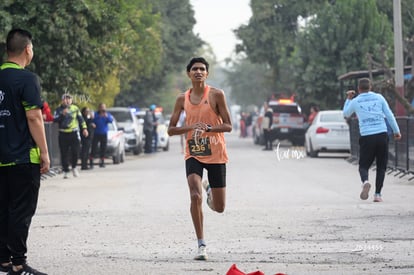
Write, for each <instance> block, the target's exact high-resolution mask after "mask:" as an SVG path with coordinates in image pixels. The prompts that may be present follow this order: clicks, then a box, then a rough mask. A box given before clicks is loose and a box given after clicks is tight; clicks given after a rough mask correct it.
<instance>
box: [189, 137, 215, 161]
mask: <svg viewBox="0 0 414 275" xmlns="http://www.w3.org/2000/svg"><path fill="white" fill-rule="evenodd" d="M188 148H189V151H190V155H192V156H210V155H211V143H210V138H208V137H205V138H200V139H198V140H197V141H196V140H194V139H190V140H189V141H188Z"/></svg>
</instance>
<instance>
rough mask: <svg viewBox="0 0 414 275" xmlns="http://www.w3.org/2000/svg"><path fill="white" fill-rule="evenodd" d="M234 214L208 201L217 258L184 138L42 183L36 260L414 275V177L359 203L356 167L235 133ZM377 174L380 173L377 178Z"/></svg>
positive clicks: (392, 181) (390, 183)
mask: <svg viewBox="0 0 414 275" xmlns="http://www.w3.org/2000/svg"><path fill="white" fill-rule="evenodd" d="M226 138H227V144H228V151H229V157H230V163H229V164H228V166H227V169H228V170H227V174H228V183H227V185H228V188H227V207H226V211H225V212H224V213H223V214H218V213H213V212H212V211H210V209H209V208H208V207H207V206H206V204H205V202H204V210H205V212H204V214H205V235H206V240H207V245H208V253H209V260H208V261H207V262H199V261H194V260H193V259H192V258H193V256H194V253H195V251H196V238H195V234H194V231H193V225H192V222H191V217H190V213H189V193H188V189H187V185H186V180H185V172H184V161H183V156H182V154H181V153H180V151H181V148H180V144H179V138H178V137H174V138H173V139H172V140H171V145H170V151H168V152H158V153H156V154H151V155H140V156H132V155H128V156H127V160H126V162H125V163H123V164H120V165H112V164H110V161H109V160H108V165H107V167H106V168H99V167H96V168H95V169H94V170H92V171H85V172H84V171H82V173H81V175H80V177H79V178H70V179H66V180H64V179H63V176H62V175H57V176H55V177H52V178H48V179H46V180H44V181H43V182H42V187H41V193H40V198H39V206H38V211H37V214H36V216H35V217H34V219H33V222H32V227H31V232H30V236H29V253H28V260H29V264H31V265H33V267H35V268H38V269H39V270H41V271H46V272H48V273H49V274H51V275H56V274H64V275H72V274H82V275H83V274H85V275H86V274H140V275H144V274H156V275H158V274H179V275H184V274H191V275H212V274H219V275H225V274H226V272H227V270H228V269H229V268H230V266H231V265H232V264H233V263H235V264H236V265H237V267H238V268H239V269H240V270H242V271H244V272H245V273H249V272H253V271H256V270H260V271H262V272H263V273H265V274H266V275H270V274H271V275H273V274H275V273H278V272H281V273H285V274H289V275H293V274H414V256H413V254H414V243H413V241H414V199H413V198H414V180H413V181H411V182H409V181H408V177H406V178H398V177H394V176H393V175H387V177H386V182H385V187H384V190H383V199H384V202H383V203H374V202H372V193H371V194H370V195H371V196H370V198H369V199H368V200H367V201H361V200H360V199H359V192H360V184H359V177H358V173H357V166H355V165H353V164H350V163H348V162H347V161H345V160H344V155H329V154H327V155H325V156H323V157H320V158H317V159H311V158H307V157H305V156H304V153H303V149H302V148H291V147H289V146H286V145H284V146H283V145H281V146H280V147H279V151H276V150H275V151H262V150H261V147H258V146H256V145H253V143H252V141H251V139H240V138H238V136H237V135H236V134H229V135H227V136H226ZM371 175H372V176H371V178H372V179H373V178H374V171H372V174H371Z"/></svg>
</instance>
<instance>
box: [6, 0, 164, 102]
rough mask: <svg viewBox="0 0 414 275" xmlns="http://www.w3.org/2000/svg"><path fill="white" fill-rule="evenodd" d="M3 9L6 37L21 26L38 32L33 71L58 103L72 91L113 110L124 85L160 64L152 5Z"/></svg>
mask: <svg viewBox="0 0 414 275" xmlns="http://www.w3.org/2000/svg"><path fill="white" fill-rule="evenodd" d="M0 10H1V13H2V16H3V17H2V18H1V19H0V29H1V30H3V31H4V33H7V31H8V30H10V29H11V28H12V27H17V26H18V27H21V28H25V29H29V30H30V31H31V32H32V33H33V35H34V41H33V42H34V44H35V58H34V60H33V62H32V65H31V69H32V70H33V71H34V72H35V73H37V74H38V75H39V77H40V78H41V84H42V88H43V91H44V92H45V93H46V94H47V95H48V100H49V101H54V103H55V104H57V102H58V101H59V98H60V96H58V95H60V94H62V93H63V92H65V91H68V92H71V93H74V94H78V95H82V98H88V99H89V103H90V104H97V103H98V102H100V101H102V99H103V98H104V97H105V99H106V100H108V105H111V100H113V98H114V96H115V95H116V94H117V93H118V92H119V91H120V89H121V88H120V85H123V83H125V81H126V80H129V79H131V78H132V77H133V76H135V75H136V74H142V75H145V74H149V73H151V71H152V70H154V68H155V67H156V66H157V65H158V63H159V58H160V52H161V48H162V45H161V40H160V29H159V24H158V21H159V17H158V16H157V15H156V14H153V13H152V12H151V5H150V1H149V0H122V1H115V0H108V1H105V0H98V1H96V0H73V1H68V0H61V1H40V2H39V1H22V0H15V1H2V2H1V3H0ZM3 41H4V40H3ZM0 53H1V56H2V55H3V54H2V52H0ZM78 98H80V96H79V97H78Z"/></svg>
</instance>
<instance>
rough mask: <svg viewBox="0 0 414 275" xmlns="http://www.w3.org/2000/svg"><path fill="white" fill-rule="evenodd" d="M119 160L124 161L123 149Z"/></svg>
mask: <svg viewBox="0 0 414 275" xmlns="http://www.w3.org/2000/svg"><path fill="white" fill-rule="evenodd" d="M119 161H120V162H121V163H123V162H124V161H125V150H122V153H121V157H120V159H119Z"/></svg>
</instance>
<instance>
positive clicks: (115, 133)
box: [106, 119, 125, 164]
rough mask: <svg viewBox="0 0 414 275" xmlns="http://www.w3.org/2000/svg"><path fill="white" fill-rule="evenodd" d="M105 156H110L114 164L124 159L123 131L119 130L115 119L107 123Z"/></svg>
mask: <svg viewBox="0 0 414 275" xmlns="http://www.w3.org/2000/svg"><path fill="white" fill-rule="evenodd" d="M106 156H107V157H112V161H113V163H114V164H119V163H121V162H124V160H125V136H124V131H122V130H120V128H119V126H118V123H117V121H116V119H113V121H112V123H109V124H108V144H107V147H106Z"/></svg>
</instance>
